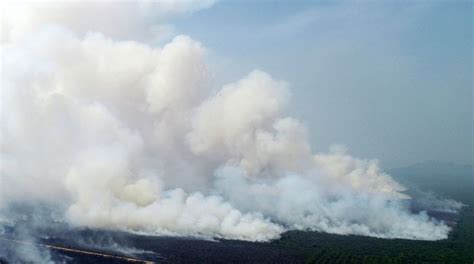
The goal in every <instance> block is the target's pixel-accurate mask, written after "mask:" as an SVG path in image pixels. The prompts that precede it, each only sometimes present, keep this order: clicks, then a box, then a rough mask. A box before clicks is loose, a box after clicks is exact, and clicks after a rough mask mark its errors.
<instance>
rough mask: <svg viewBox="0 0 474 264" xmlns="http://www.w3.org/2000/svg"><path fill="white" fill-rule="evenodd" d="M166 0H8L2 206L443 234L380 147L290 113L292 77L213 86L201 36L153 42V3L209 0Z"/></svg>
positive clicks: (397, 234)
mask: <svg viewBox="0 0 474 264" xmlns="http://www.w3.org/2000/svg"><path fill="white" fill-rule="evenodd" d="M163 3H167V4H162V2H158V3H156V4H155V3H148V4H147V6H145V7H144V6H143V5H142V4H136V3H132V2H131V3H124V4H122V3H120V4H117V3H116V4H111V3H108V4H105V3H103V4H94V3H82V4H80V3H77V2H73V3H69V4H55V3H54V4H44V3H43V4H30V5H20V6H16V5H15V6H12V7H10V8H11V9H12V10H15V12H13V13H12V15H10V16H7V17H5V18H3V20H4V21H6V26H5V27H4V29H3V31H4V32H3V33H4V37H3V38H2V41H3V43H2V49H1V56H2V67H3V69H2V70H3V71H2V87H1V100H0V103H1V105H0V106H1V134H0V142H1V143H0V144H1V145H0V148H1V154H0V155H1V156H0V158H1V164H0V165H1V171H0V173H1V174H0V183H1V184H0V208H2V207H3V208H7V207H8V206H9V205H10V204H12V203H16V204H21V203H31V202H38V203H45V204H50V205H54V206H56V207H58V208H66V209H65V210H64V212H63V214H64V219H65V220H66V221H67V222H68V223H70V224H73V225H79V226H89V227H100V228H112V229H118V230H126V231H135V232H146V233H150V234H157V235H160V234H171V235H192V236H200V237H221V238H232V239H243V240H250V241H267V240H270V239H275V238H278V237H279V236H280V234H281V233H282V232H284V231H286V230H291V229H301V230H317V231H323V232H330V233H337V234H359V235H367V236H375V237H384V238H408V239H423V240H436V239H443V238H446V237H447V234H448V232H449V230H450V228H449V227H448V226H447V225H446V224H445V223H443V222H439V221H437V220H435V219H433V218H431V217H429V216H428V215H427V214H426V213H425V212H423V211H422V212H420V213H412V212H411V211H410V208H409V201H410V197H409V196H407V195H406V194H404V193H403V192H404V190H405V188H404V187H403V186H401V185H400V184H398V183H397V182H396V181H394V180H393V179H392V178H391V177H390V176H389V175H387V174H385V173H383V172H382V171H380V169H379V167H378V164H377V161H376V160H361V159H357V158H354V157H352V156H350V155H349V154H347V151H346V150H345V149H344V148H343V147H341V146H335V147H333V148H332V149H331V150H330V152H329V153H321V152H314V151H313V150H312V149H311V147H310V145H309V141H308V136H309V132H308V131H307V130H306V128H305V126H304V125H303V124H302V123H301V122H300V121H298V120H296V119H294V118H292V117H289V116H288V115H287V108H288V107H289V104H290V97H291V92H290V85H289V84H288V83H286V82H284V81H280V80H278V79H275V78H274V77H272V76H271V75H269V74H268V73H265V72H263V71H261V70H255V71H253V72H251V73H249V74H248V75H247V76H244V77H243V78H242V79H241V80H237V81H236V82H233V83H229V84H227V85H224V86H223V87H215V86H214V84H213V81H212V80H213V78H212V75H213V74H212V72H210V70H209V68H208V67H207V63H206V49H205V48H204V47H203V45H202V44H201V43H199V42H198V41H196V40H193V39H191V38H190V37H188V36H184V35H179V36H176V37H174V38H173V39H172V40H171V41H170V42H169V43H167V44H165V45H162V46H159V47H158V46H157V45H151V44H149V43H151V42H153V41H155V40H156V39H157V38H160V34H162V32H161V33H160V31H159V30H158V31H156V30H155V31H153V29H159V28H160V25H161V24H159V25H155V24H153V23H155V22H156V21H154V22H153V23H152V22H150V21H151V20H153V19H152V18H153V17H154V16H156V17H159V19H158V20H160V21H159V22H160V23H162V21H163V20H164V19H165V18H168V17H169V16H171V15H176V14H180V13H181V14H182V13H187V12H192V11H196V10H198V9H201V8H206V7H209V6H211V5H212V1H209V2H206V1H196V2H192V1H191V2H187V1H186V2H184V1H183V2H181V1H178V2H176V3H174V4H171V3H168V1H166V2H163ZM35 5H39V7H38V6H35ZM148 5H150V6H148ZM77 10H78V11H77ZM104 10H106V11H104ZM109 11H110V12H109ZM90 12H92V15H90ZM103 13H107V19H103V18H100V16H99V15H97V14H103ZM88 14H89V15H88ZM88 16H91V17H92V18H91V19H88ZM124 17H127V18H130V19H131V20H130V23H128V21H129V20H128V19H124ZM99 18H100V19H99ZM125 21H127V23H125ZM150 38H151V39H152V40H150ZM321 129H324V128H321ZM2 212H3V211H2ZM2 218H8V215H6V214H5V215H4V216H3V217H2Z"/></svg>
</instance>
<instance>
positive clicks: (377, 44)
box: [173, 1, 473, 168]
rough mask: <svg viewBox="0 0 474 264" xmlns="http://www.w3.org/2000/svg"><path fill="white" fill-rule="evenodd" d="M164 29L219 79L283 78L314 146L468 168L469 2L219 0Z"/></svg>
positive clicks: (387, 162)
mask: <svg viewBox="0 0 474 264" xmlns="http://www.w3.org/2000/svg"><path fill="white" fill-rule="evenodd" d="M173 24H174V25H175V27H176V29H177V31H178V32H180V33H183V34H187V35H190V36H191V37H192V38H194V39H197V40H199V41H201V42H202V43H203V44H204V46H206V48H207V49H208V51H209V57H210V61H211V63H212V65H213V68H214V71H215V72H216V76H215V79H216V83H218V84H223V83H227V82H231V81H235V80H237V79H239V78H241V77H242V76H244V75H245V74H247V73H248V72H250V71H251V70H253V69H261V70H263V71H266V72H268V73H270V74H271V75H272V76H273V77H274V78H276V79H282V80H285V81H287V82H289V83H290V84H291V88H292V94H293V96H292V104H291V108H290V113H291V115H293V116H295V117H297V118H300V119H302V120H303V121H304V123H305V124H306V125H307V126H308V128H309V131H310V134H311V144H312V147H313V149H314V150H315V151H316V152H319V151H326V150H327V149H328V147H329V146H330V145H331V144H333V143H340V144H344V145H346V146H347V147H348V149H349V151H350V152H351V153H353V154H354V155H356V156H359V157H366V158H378V159H380V161H381V163H382V166H383V167H384V168H390V167H397V166H404V165H408V164H411V163H416V162H422V161H426V160H440V161H449V162H456V163H472V134H473V133H472V122H473V117H472V111H473V97H472V3H471V2H470V1H370V2H367V1H365V2H361V1H275V2H273V1H272V2H270V1H260V2H250V1H223V2H219V3H217V4H215V5H214V6H213V7H211V8H209V9H206V10H202V11H200V12H196V13H193V14H191V15H188V16H185V17H181V18H179V19H175V21H173Z"/></svg>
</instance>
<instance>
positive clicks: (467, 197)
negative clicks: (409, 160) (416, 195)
mask: <svg viewBox="0 0 474 264" xmlns="http://www.w3.org/2000/svg"><path fill="white" fill-rule="evenodd" d="M473 169H474V168H473V165H470V164H466V165H460V164H453V163H447V162H439V161H428V162H423V163H417V164H414V165H411V166H408V167H403V168H396V169H391V170H389V171H388V172H389V173H390V174H391V175H392V177H393V178H395V179H396V180H398V181H399V182H400V183H402V184H404V185H405V186H407V187H408V188H409V189H414V188H415V189H419V190H421V191H425V192H434V193H436V194H439V195H442V196H445V197H448V198H453V199H456V200H458V201H461V202H463V203H466V204H470V205H474V174H473Z"/></svg>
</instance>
